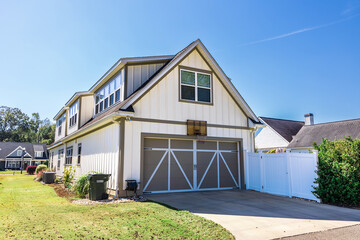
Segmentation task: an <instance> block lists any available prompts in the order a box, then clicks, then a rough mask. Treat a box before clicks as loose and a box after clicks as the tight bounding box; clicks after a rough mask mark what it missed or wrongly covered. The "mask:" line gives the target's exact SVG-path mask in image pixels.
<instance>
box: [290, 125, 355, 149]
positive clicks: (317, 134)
mask: <svg viewBox="0 0 360 240" xmlns="http://www.w3.org/2000/svg"><path fill="white" fill-rule="evenodd" d="M346 136H351V138H360V119H353V120H344V121H336V122H328V123H320V124H313V122H312V124H309V125H306V124H305V125H304V126H303V127H302V128H301V129H300V131H299V132H298V133H297V134H296V136H295V137H294V138H293V140H292V141H291V142H290V144H289V145H288V147H287V149H289V150H290V151H291V152H309V150H312V149H314V148H313V143H314V142H316V143H317V144H320V143H321V142H322V139H323V138H326V139H329V140H331V141H333V140H335V139H344V137H346Z"/></svg>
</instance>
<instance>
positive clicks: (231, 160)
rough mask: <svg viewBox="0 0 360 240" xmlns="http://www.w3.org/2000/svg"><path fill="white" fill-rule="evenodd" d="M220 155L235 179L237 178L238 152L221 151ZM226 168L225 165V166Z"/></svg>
mask: <svg viewBox="0 0 360 240" xmlns="http://www.w3.org/2000/svg"><path fill="white" fill-rule="evenodd" d="M221 155H222V156H223V157H224V160H225V162H226V164H227V166H228V167H229V169H230V172H231V174H232V175H233V176H234V178H235V179H236V181H238V179H239V168H238V166H239V161H238V153H237V152H231V153H227V152H223V153H221ZM225 168H226V166H225Z"/></svg>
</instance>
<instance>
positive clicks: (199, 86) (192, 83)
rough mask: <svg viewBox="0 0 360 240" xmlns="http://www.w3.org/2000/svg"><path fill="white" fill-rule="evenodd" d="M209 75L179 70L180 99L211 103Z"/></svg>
mask: <svg viewBox="0 0 360 240" xmlns="http://www.w3.org/2000/svg"><path fill="white" fill-rule="evenodd" d="M211 91H212V86H211V75H210V74H209V73H204V72H198V71H191V70H184V69H181V70H180V99H181V100H185V101H193V102H201V103H212V94H211Z"/></svg>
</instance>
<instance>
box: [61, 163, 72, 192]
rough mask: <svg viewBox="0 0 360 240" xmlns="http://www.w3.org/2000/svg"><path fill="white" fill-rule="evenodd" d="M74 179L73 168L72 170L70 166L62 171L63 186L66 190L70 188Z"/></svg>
mask: <svg viewBox="0 0 360 240" xmlns="http://www.w3.org/2000/svg"><path fill="white" fill-rule="evenodd" d="M74 177H75V168H73V167H72V166H70V167H68V168H65V170H64V178H63V180H64V186H65V187H66V188H70V187H71V182H72V180H73V179H74Z"/></svg>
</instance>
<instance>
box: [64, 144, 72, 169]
mask: <svg viewBox="0 0 360 240" xmlns="http://www.w3.org/2000/svg"><path fill="white" fill-rule="evenodd" d="M72 155H73V148H72V147H69V148H67V149H66V159H65V165H72Z"/></svg>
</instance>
